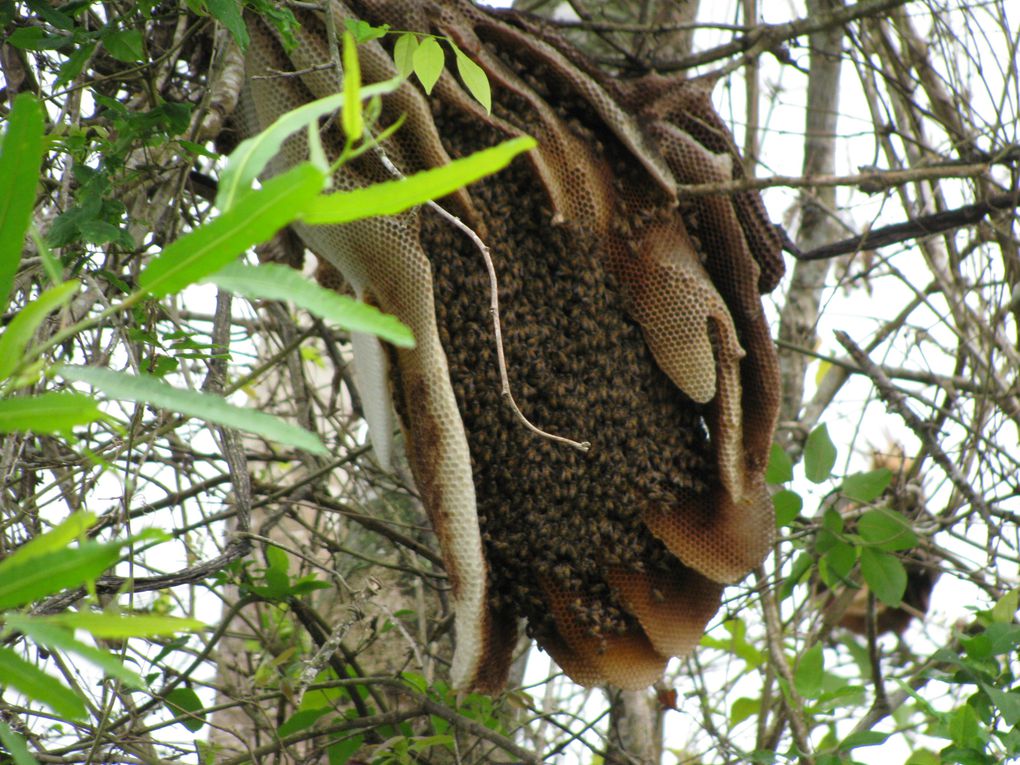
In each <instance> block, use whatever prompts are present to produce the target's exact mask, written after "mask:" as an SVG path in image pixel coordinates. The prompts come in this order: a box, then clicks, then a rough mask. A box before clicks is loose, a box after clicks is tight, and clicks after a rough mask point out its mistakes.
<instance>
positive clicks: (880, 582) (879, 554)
mask: <svg viewBox="0 0 1020 765" xmlns="http://www.w3.org/2000/svg"><path fill="white" fill-rule="evenodd" d="M861 574H862V575H863V576H864V581H865V582H867V584H868V587H870V588H871V591H872V592H873V593H875V597H876V598H878V599H879V600H881V601H882V602H883V603H885V604H886V605H887V606H893V607H895V606H898V605H899V604H900V603H901V602H902V601H903V593H904V592H906V590H907V571H906V569H904V568H903V563H901V562H900V559H899V558H897V557H896V556H895V555H892V554H890V553H887V552H884V551H882V550H879V549H876V548H874V547H865V548H863V549H862V550H861Z"/></svg>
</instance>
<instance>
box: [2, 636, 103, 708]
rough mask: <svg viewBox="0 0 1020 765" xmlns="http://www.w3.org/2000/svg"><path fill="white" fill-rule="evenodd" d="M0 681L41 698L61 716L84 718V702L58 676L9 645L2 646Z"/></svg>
mask: <svg viewBox="0 0 1020 765" xmlns="http://www.w3.org/2000/svg"><path fill="white" fill-rule="evenodd" d="M0 678H2V680H0V683H3V684H5V685H7V686H10V687H11V688H14V689H15V690H17V691H20V692H21V693H24V694H25V695H26V696H28V697H29V698H30V699H33V700H34V701H41V702H42V703H43V704H45V705H46V706H48V707H49V708H50V709H52V710H53V711H54V712H56V713H57V714H58V715H60V716H61V717H65V718H67V719H68V720H81V719H83V718H84V717H85V702H83V701H82V700H81V698H80V697H79V696H78V694H76V693H75V692H74V691H72V690H71V689H70V688H68V687H67V686H65V685H63V684H62V683H61V682H60V681H59V680H57V679H56V678H53V677H50V676H49V675H47V674H46V673H45V672H43V671H42V670H41V669H39V668H38V667H37V666H35V664H30V663H29V662H27V661H25V660H24V659H22V658H21V657H20V656H18V654H16V653H15V652H14V651H12V650H11V649H10V648H3V647H0Z"/></svg>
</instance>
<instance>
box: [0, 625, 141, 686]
mask: <svg viewBox="0 0 1020 765" xmlns="http://www.w3.org/2000/svg"><path fill="white" fill-rule="evenodd" d="M4 620H5V622H6V623H7V626H8V627H10V628H11V629H15V630H18V631H19V632H22V633H24V634H25V635H27V636H28V637H30V638H31V639H32V640H33V641H35V642H36V643H37V644H39V645H41V646H45V647H46V648H49V649H50V650H54V651H57V650H59V651H64V652H65V653H73V654H76V655H77V656H80V657H81V658H83V659H85V660H86V661H88V662H90V663H91V664H94V665H95V666H97V667H99V669H101V670H102V671H103V672H104V674H106V675H107V676H108V677H112V678H115V679H117V680H120V681H121V682H123V683H125V684H126V685H128V686H130V687H132V688H143V687H144V686H145V683H144V682H142V678H141V677H139V676H138V674H137V673H135V672H132V671H131V670H130V669H128V668H127V667H125V666H124V664H123V663H122V662H121V661H120V659H118V658H117V657H116V656H114V655H113V654H112V653H110V652H109V651H104V650H102V649H99V648H96V647H95V646H91V645H87V644H85V643H82V642H81V641H80V640H75V638H74V634H73V633H72V632H71V631H70V630H68V629H66V628H64V627H61V626H57V625H56V624H54V623H53V621H52V620H51V619H49V618H48V617H45V616H43V617H31V616H22V615H20V614H8V615H7V616H6V617H5V619H4Z"/></svg>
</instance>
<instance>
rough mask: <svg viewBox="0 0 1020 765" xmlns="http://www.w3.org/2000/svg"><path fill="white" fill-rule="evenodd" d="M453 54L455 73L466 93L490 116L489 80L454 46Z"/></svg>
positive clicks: (480, 69)
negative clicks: (455, 61)
mask: <svg viewBox="0 0 1020 765" xmlns="http://www.w3.org/2000/svg"><path fill="white" fill-rule="evenodd" d="M453 53H454V56H455V58H456V59H457V73H458V74H459V75H460V79H461V80H462V81H463V82H464V85H465V86H466V87H467V89H468V92H469V93H471V95H472V96H473V97H474V99H475V101H477V102H478V103H480V104H481V105H482V106H483V107H485V111H486V113H489V114H491V113H492V91H491V90H490V88H489V78H488V77H486V76H485V71H484V70H483V69H482V68H481V67H480V66H478V64H476V63H475V62H474V61H472V60H471V59H469V58H468V57H467V56H466V55H465V54H464V52H463V51H462V50H461V49H460V48H458V47H457V46H456V45H453Z"/></svg>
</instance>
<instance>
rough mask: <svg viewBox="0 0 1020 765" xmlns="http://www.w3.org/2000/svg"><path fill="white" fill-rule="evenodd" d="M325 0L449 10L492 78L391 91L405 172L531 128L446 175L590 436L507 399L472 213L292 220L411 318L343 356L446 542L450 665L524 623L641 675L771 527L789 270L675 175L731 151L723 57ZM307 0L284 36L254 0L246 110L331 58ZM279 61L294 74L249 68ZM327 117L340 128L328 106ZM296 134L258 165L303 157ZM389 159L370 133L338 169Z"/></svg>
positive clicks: (694, 176)
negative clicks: (275, 157) (643, 62)
mask: <svg viewBox="0 0 1020 765" xmlns="http://www.w3.org/2000/svg"><path fill="white" fill-rule="evenodd" d="M333 15H334V17H335V18H336V19H337V22H338V23H343V20H344V19H347V18H364V19H365V20H367V21H369V22H370V23H373V24H382V23H387V24H389V25H390V26H391V27H392V28H394V29H413V30H416V31H421V32H430V33H433V34H437V35H442V36H444V37H448V38H450V39H452V40H454V41H455V42H456V44H457V45H458V46H459V47H460V48H461V50H463V51H465V52H466V53H467V54H468V55H470V56H471V57H472V58H473V59H474V60H475V61H476V62H477V63H478V64H479V65H480V66H482V68H483V69H484V70H485V72H486V74H487V76H488V78H489V81H490V83H491V85H492V90H493V109H492V114H486V113H485V112H484V111H483V110H482V108H481V107H480V106H478V104H477V103H475V102H474V101H473V99H472V98H471V97H470V96H469V95H468V94H467V93H466V92H465V90H464V89H463V88H462V86H461V85H460V83H459V81H458V80H457V79H456V77H455V75H454V74H452V72H455V71H456V67H455V66H454V65H453V62H452V61H448V62H447V63H448V66H447V70H446V72H444V74H443V76H442V77H441V78H440V81H439V83H438V84H437V86H436V88H435V89H434V91H433V94H432V96H430V97H428V98H426V97H425V96H424V95H423V94H422V93H421V92H420V91H419V90H418V89H417V88H416V87H415V86H414V85H413V84H411V83H407V84H405V85H403V86H402V87H401V88H400V89H399V90H398V91H397V92H395V93H393V94H392V95H390V96H387V98H386V99H385V100H384V103H383V122H384V123H388V122H390V121H392V120H394V119H396V118H397V117H398V116H400V115H406V122H405V124H404V126H403V127H402V128H401V129H400V130H399V131H398V132H397V133H396V134H395V135H394V136H393V138H391V139H390V140H389V141H388V142H387V144H386V146H385V151H386V154H387V156H388V157H389V159H390V160H392V162H393V163H394V164H395V165H396V166H397V167H398V168H399V169H400V170H401V171H402V172H404V173H411V172H415V171H418V170H420V169H423V168H427V167H434V166H437V165H440V164H443V163H445V162H447V161H449V160H450V159H451V158H455V157H459V156H464V155H466V154H469V153H471V152H473V151H475V150H478V149H481V148H484V147H487V146H491V145H493V144H495V143H497V142H499V141H501V140H504V139H506V138H508V137H512V136H516V135H521V134H524V133H527V134H530V135H532V136H534V137H535V138H536V139H537V140H538V143H539V146H538V148H537V149H535V150H533V151H532V152H530V153H529V154H528V155H527V156H526V157H520V158H518V159H517V160H515V162H514V163H513V164H512V165H511V166H510V167H509V168H508V169H507V170H505V171H503V172H502V173H500V174H498V175H496V176H494V177H492V178H489V179H485V180H483V181H481V182H479V183H477V184H474V185H472V186H471V187H470V188H469V189H467V190H462V191H460V192H457V193H455V194H452V195H450V196H448V197H446V198H444V199H443V200H439V201H440V203H441V204H442V205H443V206H444V207H445V208H446V209H447V210H449V211H450V212H452V213H454V214H455V215H457V216H459V217H460V218H461V219H462V220H464V221H465V222H466V223H467V224H468V225H470V226H471V227H472V228H473V229H474V230H475V231H476V232H477V233H478V234H479V235H480V236H481V237H482V238H483V239H484V241H485V242H486V244H487V245H488V247H489V248H490V251H491V257H492V260H493V264H494V266H495V269H496V272H497V275H498V279H499V301H500V304H501V309H502V310H501V317H500V318H501V323H502V330H503V336H504V347H505V352H506V362H507V371H508V375H509V380H510V386H511V389H512V391H513V393H514V396H515V398H516V400H517V402H518V404H519V406H520V408H521V410H522V411H523V412H524V413H525V415H526V416H527V417H528V418H529V419H530V420H531V421H532V422H534V423H535V424H536V425H538V426H539V427H540V428H543V429H544V430H547V431H549V432H553V433H558V434H562V435H565V436H568V437H571V438H575V439H578V440H587V441H590V442H591V444H592V446H591V449H590V450H589V451H588V452H586V453H582V452H580V451H577V450H574V449H570V448H569V447H566V446H564V445H562V444H559V443H554V442H552V441H550V440H547V439H543V438H541V437H540V436H537V435H536V434H534V433H532V432H531V431H529V430H526V429H525V428H524V427H523V426H522V424H521V423H520V422H519V421H518V420H516V419H515V417H514V415H513V414H512V412H511V411H510V410H509V408H508V407H507V406H506V404H505V402H504V401H503V399H502V396H501V393H500V379H499V370H498V368H497V362H496V346H495V338H494V334H493V327H492V319H491V316H490V313H489V282H488V276H487V273H486V269H485V265H484V262H483V260H482V257H481V254H480V253H479V252H478V250H477V248H476V247H475V246H474V244H473V243H472V242H471V241H470V240H469V239H468V238H467V237H466V236H465V235H464V234H463V233H461V232H460V231H458V230H456V229H454V228H453V227H452V226H451V225H450V224H449V223H448V222H447V221H446V220H444V219H443V218H441V217H440V216H439V215H438V214H436V213H435V212H434V211H431V210H428V209H418V210H414V211H409V212H407V213H404V214H402V215H400V216H395V217H392V218H386V219H373V220H368V221H359V222H357V223H353V224H348V225H344V226H314V227H313V226H303V225H299V226H295V229H296V232H297V234H298V235H299V236H300V237H301V239H302V241H304V243H305V244H306V245H307V246H308V247H309V249H311V250H312V251H313V252H315V253H316V254H317V255H318V256H319V257H320V258H321V259H323V260H324V261H325V262H327V263H329V264H330V266H331V267H332V268H329V269H325V270H324V271H323V274H324V277H327V278H328V279H329V284H330V285H331V286H335V285H336V281H337V279H336V272H339V274H341V275H342V277H343V279H344V280H346V282H347V283H348V284H349V285H350V287H351V288H352V289H353V291H354V292H355V294H356V295H357V296H358V297H359V298H361V299H363V300H367V301H370V302H372V303H374V304H376V305H378V306H380V307H381V308H382V309H383V310H385V311H388V312H390V313H393V314H395V315H396V316H398V317H399V318H400V319H402V320H403V321H404V322H405V323H406V324H408V325H409V326H410V327H411V329H412V330H413V332H414V334H415V337H416V338H417V347H416V348H414V349H410V350H405V349H392V348H386V349H382V348H381V347H380V346H379V344H378V342H377V341H374V340H373V339H372V338H361V339H360V340H359V341H358V342H357V343H356V344H355V351H356V363H359V364H360V365H361V367H362V375H361V377H359V384H360V385H361V386H362V388H363V390H361V391H360V393H361V396H362V398H363V399H365V400H366V405H365V412H366V417H367V418H368V419H369V425H370V427H371V428H372V430H373V434H374V435H373V442H374V444H375V445H376V448H377V450H378V451H379V452H380V453H381V454H383V455H386V454H388V450H389V444H388V440H387V427H386V423H387V415H388V412H390V406H391V401H390V398H392V405H393V406H394V407H395V410H396V413H397V415H398V416H399V420H400V423H401V425H402V427H403V429H404V432H405V435H406V443H407V445H408V446H407V449H408V458H409V461H410V465H411V468H412V471H413V472H414V476H415V480H416V482H417V484H418V487H419V490H420V492H421V495H422V498H423V502H424V505H425V507H426V510H427V512H428V513H429V517H430V519H431V522H432V524H433V526H434V528H435V530H436V534H437V538H438V541H439V544H440V547H441V550H442V553H443V558H444V562H445V564H446V568H447V571H448V574H449V577H450V581H451V586H452V590H453V602H454V605H455V613H456V619H455V627H456V637H457V648H456V652H455V655H454V661H453V667H452V670H451V674H452V680H453V682H454V683H455V684H456V685H458V686H460V687H470V688H477V689H480V690H488V691H494V690H497V689H499V688H500V687H501V686H502V685H503V684H504V683H505V679H506V675H507V672H508V669H509V665H510V661H511V651H512V649H513V646H514V644H515V642H516V638H517V635H518V629H519V625H521V624H524V625H526V627H525V629H526V631H527V634H529V635H530V636H532V637H534V639H535V640H536V641H537V642H538V644H539V645H540V646H541V647H542V648H543V649H544V650H546V651H548V652H549V653H550V655H551V656H552V657H553V658H554V659H555V660H556V661H557V663H558V664H559V665H560V666H561V667H562V668H563V670H564V671H565V672H566V673H567V674H568V675H570V677H572V678H573V679H574V680H575V681H577V682H579V683H582V684H585V685H593V684H601V683H610V684H612V685H616V686H618V687H621V688H624V689H635V688H640V687H644V686H647V685H649V684H650V683H652V682H654V681H655V680H657V679H658V678H659V677H660V676H661V675H662V672H663V670H664V668H665V664H666V662H667V661H668V659H669V657H671V656H680V655H684V654H685V653H687V652H689V651H690V650H691V649H692V648H693V647H694V646H695V645H697V642H698V640H699V639H700V637H701V634H702V632H703V630H704V627H705V624H706V623H707V622H708V620H709V619H710V618H711V617H712V615H713V614H714V613H715V611H716V610H717V609H718V605H719V600H720V596H721V593H722V589H723V587H724V585H725V584H728V583H732V582H735V581H738V580H739V579H740V578H742V577H743V576H745V575H746V574H747V572H748V571H749V570H750V569H752V568H753V567H754V566H755V565H757V564H758V563H759V562H760V561H761V560H762V559H763V557H764V556H765V555H766V554H767V552H768V550H769V549H770V547H771V543H772V538H773V529H774V521H773V516H772V506H771V502H770V501H769V498H768V495H767V493H766V491H765V486H764V482H763V478H762V474H763V471H764V468H765V463H766V460H767V456H768V450H769V444H770V443H771V438H772V431H773V428H774V425H775V419H776V413H777V408H778V371H777V363H776V357H775V352H774V349H773V345H772V341H771V338H770V334H769V328H768V326H767V325H766V322H765V320H764V316H763V313H762V308H761V298H760V295H761V294H762V292H765V291H768V290H770V289H772V288H773V287H774V286H775V284H776V282H777V281H778V279H779V277H780V276H781V274H782V268H783V264H782V259H781V257H780V254H779V248H780V240H779V237H778V235H777V234H776V231H775V229H774V227H773V226H772V225H771V223H770V222H769V220H768V217H767V215H766V214H765V211H764V207H763V206H762V203H761V200H760V198H759V197H758V196H757V195H756V194H751V193H748V194H738V195H734V196H718V197H702V198H697V199H695V200H685V201H683V202H680V201H679V195H678V190H679V189H681V188H682V187H683V186H684V185H686V184H692V183H705V182H711V181H717V180H730V179H733V178H739V177H741V174H742V172H743V171H742V169H741V165H740V162H739V157H738V155H737V152H736V149H735V148H734V146H733V141H732V138H731V136H730V134H729V133H728V131H727V130H726V128H725V125H724V124H723V123H722V121H721V120H720V119H719V117H718V115H717V114H716V113H715V111H714V110H713V108H712V106H711V101H710V97H709V96H710V86H711V83H710V82H709V81H705V80H701V81H698V80H686V79H683V78H678V77H671V78H666V77H661V76H659V75H655V74H650V75H647V76H645V77H642V78H639V79H634V80H628V81H614V80H612V79H609V78H607V77H605V76H604V75H602V74H601V73H599V71H598V70H597V69H596V68H595V67H594V66H593V65H591V64H590V63H589V62H587V61H586V60H585V59H584V57H583V55H582V54H581V53H580V52H578V51H577V50H575V49H573V48H571V47H570V45H569V44H568V43H566V42H565V41H563V40H562V39H560V38H559V37H557V36H556V35H555V33H552V32H550V31H548V30H546V29H544V28H542V27H541V26H539V25H538V24H537V22H535V21H533V20H529V19H527V18H525V17H523V16H519V15H515V14H510V13H500V14H494V13H490V12H486V11H483V10H480V9H477V8H474V7H473V6H472V5H471V4H470V3H468V2H466V1H464V2H462V1H460V0H449V1H447V2H436V3H429V2H409V1H403V2H397V1H389V2H387V1H385V0H363V1H361V2H349V3H347V4H342V3H334V6H333ZM298 18H299V21H300V22H301V25H302V26H301V29H300V31H299V32H298V37H299V44H298V46H297V47H296V48H295V49H294V50H292V51H290V52H289V53H288V52H285V50H284V48H283V46H282V43H281V41H280V39H279V37H278V35H277V33H276V31H275V30H274V29H273V28H272V27H271V26H269V25H266V24H265V23H263V22H262V21H261V20H259V19H257V18H255V17H250V18H249V19H248V23H249V31H250V34H251V37H252V43H251V46H250V48H249V51H248V54H247V56H248V60H247V66H248V73H249V75H250V76H252V75H254V76H255V77H250V79H249V80H248V83H247V85H246V88H245V92H244V93H243V94H242V98H241V102H240V106H239V112H238V115H237V118H236V121H237V123H238V124H239V126H240V128H241V130H242V132H246V133H248V134H252V133H254V132H257V131H258V130H260V129H262V128H264V127H265V126H267V125H268V124H270V123H271V122H272V121H273V120H274V119H275V118H276V117H277V116H278V115H279V114H281V113H283V112H284V111H286V110H288V109H291V108H294V107H295V106H298V105H300V104H302V103H304V102H307V101H309V100H311V99H313V98H318V97H321V96H324V95H328V94H331V93H334V92H336V91H337V90H339V89H340V87H341V86H342V82H341V81H340V80H339V78H338V77H337V74H336V73H335V72H334V71H333V70H332V69H330V68H322V67H321V66H320V65H321V64H322V63H323V62H327V61H329V60H330V56H329V52H328V49H327V45H326V43H325V39H326V35H325V32H324V28H323V27H324V21H323V19H322V18H320V17H319V16H317V15H315V14H314V13H313V12H311V11H299V12H298ZM390 45H392V40H390V39H389V38H384V39H383V40H382V41H373V42H371V43H367V44H364V45H362V46H359V53H360V55H361V68H362V76H363V77H364V78H365V80H366V81H368V82H372V81H379V80H383V79H388V78H389V77H392V76H393V75H394V67H393V63H392V59H391V56H390V51H389V49H388V46H390ZM273 71H297V72H301V74H300V75H299V76H293V77H286V78H279V77H276V78H273V77H269V78H267V79H263V77H265V76H266V75H269V74H271V73H272V72H273ZM323 137H324V141H325V142H326V144H327V145H332V146H334V147H339V146H340V145H342V136H340V135H339V133H338V132H337V130H336V128H335V127H333V126H332V125H329V124H327V125H326V127H325V128H324V134H323ZM303 141H304V139H303V136H300V135H299V136H295V137H294V138H292V139H290V140H289V141H288V142H287V143H286V144H285V146H284V150H283V152H282V153H281V156H280V158H279V161H278V162H276V163H275V164H274V166H273V167H271V168H270V171H269V172H270V173H277V172H280V171H282V170H283V169H285V168H286V167H287V166H289V165H291V164H293V163H295V162H298V161H301V160H302V159H303V158H304V157H305V156H306V151H307V150H306V147H305V145H304V142H303ZM389 177H390V174H389V172H388V171H387V169H386V168H385V166H384V165H383V163H382V162H381V161H380V159H379V157H377V156H375V155H373V154H372V153H366V154H365V155H363V156H361V157H360V158H358V159H357V160H356V161H354V162H352V163H349V164H347V165H345V166H344V167H342V168H341V169H340V170H339V171H338V173H337V177H336V183H335V186H336V188H339V189H346V188H354V187H358V186H362V185H365V184H370V183H373V182H378V181H380V180H385V179H387V178H389ZM334 269H335V271H334ZM363 357H364V358H368V359H369V362H367V363H366V362H365V361H364V360H363ZM387 392H389V393H390V394H391V396H387V395H386V394H387ZM373 420H374V421H373Z"/></svg>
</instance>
